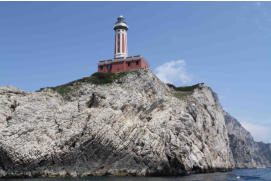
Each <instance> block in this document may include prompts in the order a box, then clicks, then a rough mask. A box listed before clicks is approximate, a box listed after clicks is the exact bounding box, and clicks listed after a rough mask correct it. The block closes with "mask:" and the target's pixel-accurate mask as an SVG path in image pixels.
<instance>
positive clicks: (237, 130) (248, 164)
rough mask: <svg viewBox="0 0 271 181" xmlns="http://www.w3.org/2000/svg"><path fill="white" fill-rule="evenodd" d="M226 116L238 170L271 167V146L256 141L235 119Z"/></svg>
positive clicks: (228, 115)
mask: <svg viewBox="0 0 271 181" xmlns="http://www.w3.org/2000/svg"><path fill="white" fill-rule="evenodd" d="M224 115H225V121H226V125H227V130H228V134H229V139H230V147H231V150H232V153H233V157H234V161H235V166H236V168H264V167H271V145H270V144H265V143H262V142H256V141H254V139H253V137H252V136H251V134H250V133H249V132H248V131H247V130H246V129H245V128H243V127H242V125H241V124H240V123H239V122H238V121H237V120H236V119H235V118H234V117H232V116H231V115H230V114H229V113H227V112H224Z"/></svg>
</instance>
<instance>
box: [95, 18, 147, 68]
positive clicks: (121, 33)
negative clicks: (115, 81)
mask: <svg viewBox="0 0 271 181" xmlns="http://www.w3.org/2000/svg"><path fill="white" fill-rule="evenodd" d="M114 30H115V56H114V57H115V58H112V59H109V60H102V61H99V63H98V72H111V73H116V72H122V71H127V70H130V69H141V68H144V69H148V68H150V66H149V63H148V62H147V61H146V60H145V58H144V57H143V56H141V55H137V56H130V57H128V53H127V30H128V25H127V24H126V22H125V21H124V17H123V16H120V17H118V21H117V22H116V23H115V25H114Z"/></svg>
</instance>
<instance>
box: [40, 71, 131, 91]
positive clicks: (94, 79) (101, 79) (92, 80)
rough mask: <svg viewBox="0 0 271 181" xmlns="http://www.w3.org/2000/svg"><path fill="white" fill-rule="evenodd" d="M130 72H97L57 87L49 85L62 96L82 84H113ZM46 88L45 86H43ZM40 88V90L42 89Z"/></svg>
mask: <svg viewBox="0 0 271 181" xmlns="http://www.w3.org/2000/svg"><path fill="white" fill-rule="evenodd" d="M127 73H128V72H119V73H103V72H96V73H94V74H92V75H91V76H89V77H84V78H82V79H78V80H75V81H72V82H69V83H67V84H63V85H60V86H56V87H47V88H50V89H52V90H54V91H56V92H57V93H59V94H60V95H62V96H66V95H68V94H69V93H71V92H72V91H74V90H76V89H79V88H80V86H81V85H82V84H86V83H89V84H96V85H104V84H111V83H113V81H115V80H118V79H120V78H121V77H123V76H125V75H127ZM42 89H44V88H42ZM42 89H40V91H41V90H42Z"/></svg>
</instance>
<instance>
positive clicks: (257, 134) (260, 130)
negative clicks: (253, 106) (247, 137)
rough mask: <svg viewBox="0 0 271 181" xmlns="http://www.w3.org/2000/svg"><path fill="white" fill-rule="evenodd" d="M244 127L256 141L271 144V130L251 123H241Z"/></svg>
mask: <svg viewBox="0 0 271 181" xmlns="http://www.w3.org/2000/svg"><path fill="white" fill-rule="evenodd" d="M241 124H242V126H243V127H244V128H245V129H246V130H248V131H249V132H250V133H251V135H252V136H253V138H254V139H255V141H263V142H265V143H271V128H270V127H267V126H262V125H259V124H253V123H249V122H244V121H243V122H241Z"/></svg>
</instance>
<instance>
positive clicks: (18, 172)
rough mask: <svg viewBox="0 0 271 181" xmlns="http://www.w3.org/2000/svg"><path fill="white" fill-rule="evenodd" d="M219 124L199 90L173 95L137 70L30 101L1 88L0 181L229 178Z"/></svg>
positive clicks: (203, 89) (209, 95)
mask: <svg viewBox="0 0 271 181" xmlns="http://www.w3.org/2000/svg"><path fill="white" fill-rule="evenodd" d="M224 116H225V113H224V111H223V109H222V107H221V105H220V104H219V102H218V99H217V96H216V94H215V93H214V92H213V91H212V90H211V89H210V88H209V87H207V86H205V85H204V84H197V85H195V86H191V87H185V88H184V87H183V88H178V87H175V86H173V85H166V84H164V83H163V82H161V81H160V80H159V79H158V78H157V77H156V76H155V75H154V74H153V73H152V72H151V71H150V70H144V69H141V70H136V71H129V72H124V73H119V74H99V73H98V74H97V73H96V74H94V75H93V76H91V77H86V78H83V79H80V80H77V81H73V82H70V83H68V84H65V85H61V86H57V87H51V88H44V89H41V90H40V91H38V92H31V93H27V92H24V91H22V90H19V89H17V88H14V87H1V88H0V176H2V177H10V176H29V177H34V176H86V175H137V176H150V175H186V174H191V173H199V172H212V171H227V170H231V169H232V168H235V164H236V163H237V162H239V161H238V160H237V159H236V158H235V160H234V159H233V154H232V150H231V148H230V145H232V144H231V143H230V140H232V139H229V136H228V130H227V126H226V123H225V118H224ZM230 138H231V137H230ZM237 141H238V140H237ZM240 162H242V160H241V161H240ZM251 166H254V165H251Z"/></svg>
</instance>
